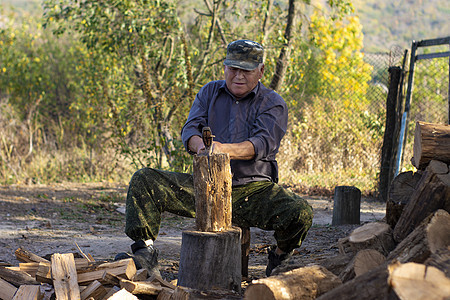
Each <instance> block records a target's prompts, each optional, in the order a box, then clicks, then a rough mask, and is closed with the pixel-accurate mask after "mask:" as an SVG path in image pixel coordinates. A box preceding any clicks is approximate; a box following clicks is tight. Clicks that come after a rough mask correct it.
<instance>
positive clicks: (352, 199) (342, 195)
mask: <svg viewBox="0 0 450 300" xmlns="http://www.w3.org/2000/svg"><path fill="white" fill-rule="evenodd" d="M360 208H361V191H360V190H359V189H358V188H356V187H354V186H337V187H336V188H335V189H334V204H333V219H332V222H331V224H332V225H333V226H336V225H344V224H359V223H360Z"/></svg>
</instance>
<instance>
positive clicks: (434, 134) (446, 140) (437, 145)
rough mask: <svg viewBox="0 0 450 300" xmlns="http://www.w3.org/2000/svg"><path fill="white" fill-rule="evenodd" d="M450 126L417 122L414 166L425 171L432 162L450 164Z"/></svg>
mask: <svg viewBox="0 0 450 300" xmlns="http://www.w3.org/2000/svg"><path fill="white" fill-rule="evenodd" d="M449 149H450V125H441V124H432V123H425V122H417V123H416V130H415V133H414V149H413V150H414V158H413V165H414V166H415V167H416V168H417V169H425V168H426V166H427V164H428V163H429V162H430V161H431V160H440V161H442V162H444V163H446V164H450V151H449Z"/></svg>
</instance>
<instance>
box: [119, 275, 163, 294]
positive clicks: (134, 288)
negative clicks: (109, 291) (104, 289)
mask: <svg viewBox="0 0 450 300" xmlns="http://www.w3.org/2000/svg"><path fill="white" fill-rule="evenodd" d="M120 287H121V288H123V289H126V290H127V291H129V292H130V293H132V294H133V295H136V294H143V295H158V293H159V292H160V291H161V285H159V284H154V283H151V282H148V281H129V280H125V279H122V280H121V281H120Z"/></svg>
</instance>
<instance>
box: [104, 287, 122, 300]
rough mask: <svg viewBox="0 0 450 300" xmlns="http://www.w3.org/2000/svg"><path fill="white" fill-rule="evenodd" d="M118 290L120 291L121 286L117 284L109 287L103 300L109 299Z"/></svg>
mask: <svg viewBox="0 0 450 300" xmlns="http://www.w3.org/2000/svg"><path fill="white" fill-rule="evenodd" d="M118 291H120V288H119V287H117V286H113V287H112V288H110V289H107V293H106V295H105V296H103V298H101V299H102V300H107V299H109V297H111V296H112V295H114V294H115V293H117V292H118Z"/></svg>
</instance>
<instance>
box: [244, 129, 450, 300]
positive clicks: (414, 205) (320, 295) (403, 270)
mask: <svg viewBox="0 0 450 300" xmlns="http://www.w3.org/2000/svg"><path fill="white" fill-rule="evenodd" d="M415 138H416V140H415V146H414V157H415V158H414V159H413V160H412V161H413V163H414V162H415V166H416V168H417V169H418V171H417V172H405V173H401V174H399V175H398V176H397V177H396V178H395V179H394V182H393V184H392V185H391V190H390V191H389V193H388V195H389V199H388V201H387V203H386V218H385V219H384V220H383V221H382V222H373V223H367V224H364V225H363V226H360V227H358V228H356V229H355V230H354V231H353V232H352V233H351V234H350V235H349V236H348V237H345V238H342V239H340V240H339V241H338V248H339V253H340V254H339V255H338V256H336V257H331V258H328V259H326V260H323V261H322V262H319V263H318V264H319V265H320V269H318V270H320V272H322V273H323V275H320V276H319V275H318V273H317V271H316V272H315V273H311V270H309V273H311V275H309V276H308V277H307V280H306V281H305V278H304V275H303V274H306V273H307V269H308V268H312V267H313V266H311V265H307V266H304V265H303V266H302V265H291V266H284V267H279V268H278V269H275V270H274V272H272V274H273V275H274V274H275V276H271V277H268V278H265V279H262V280H257V281H254V282H253V283H252V284H251V285H249V286H248V288H247V290H246V292H245V299H258V300H261V299H321V300H328V299H329V300H334V299H358V300H359V299H417V300H419V299H442V300H443V299H450V214H449V212H450V165H449V164H450V126H448V125H435V124H429V123H423V122H418V123H417V127H416V134H415ZM315 267H317V265H316V266H315ZM330 273H332V274H331V275H330ZM293 274H297V275H295V278H291V277H292V276H293ZM333 276H334V277H333ZM329 282H333V284H328V283H329ZM296 283H297V284H296ZM302 286H304V288H301V287H302ZM319 287H325V288H319ZM297 289H300V290H301V291H297ZM294 292H295V293H294ZM254 295H256V296H254Z"/></svg>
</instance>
